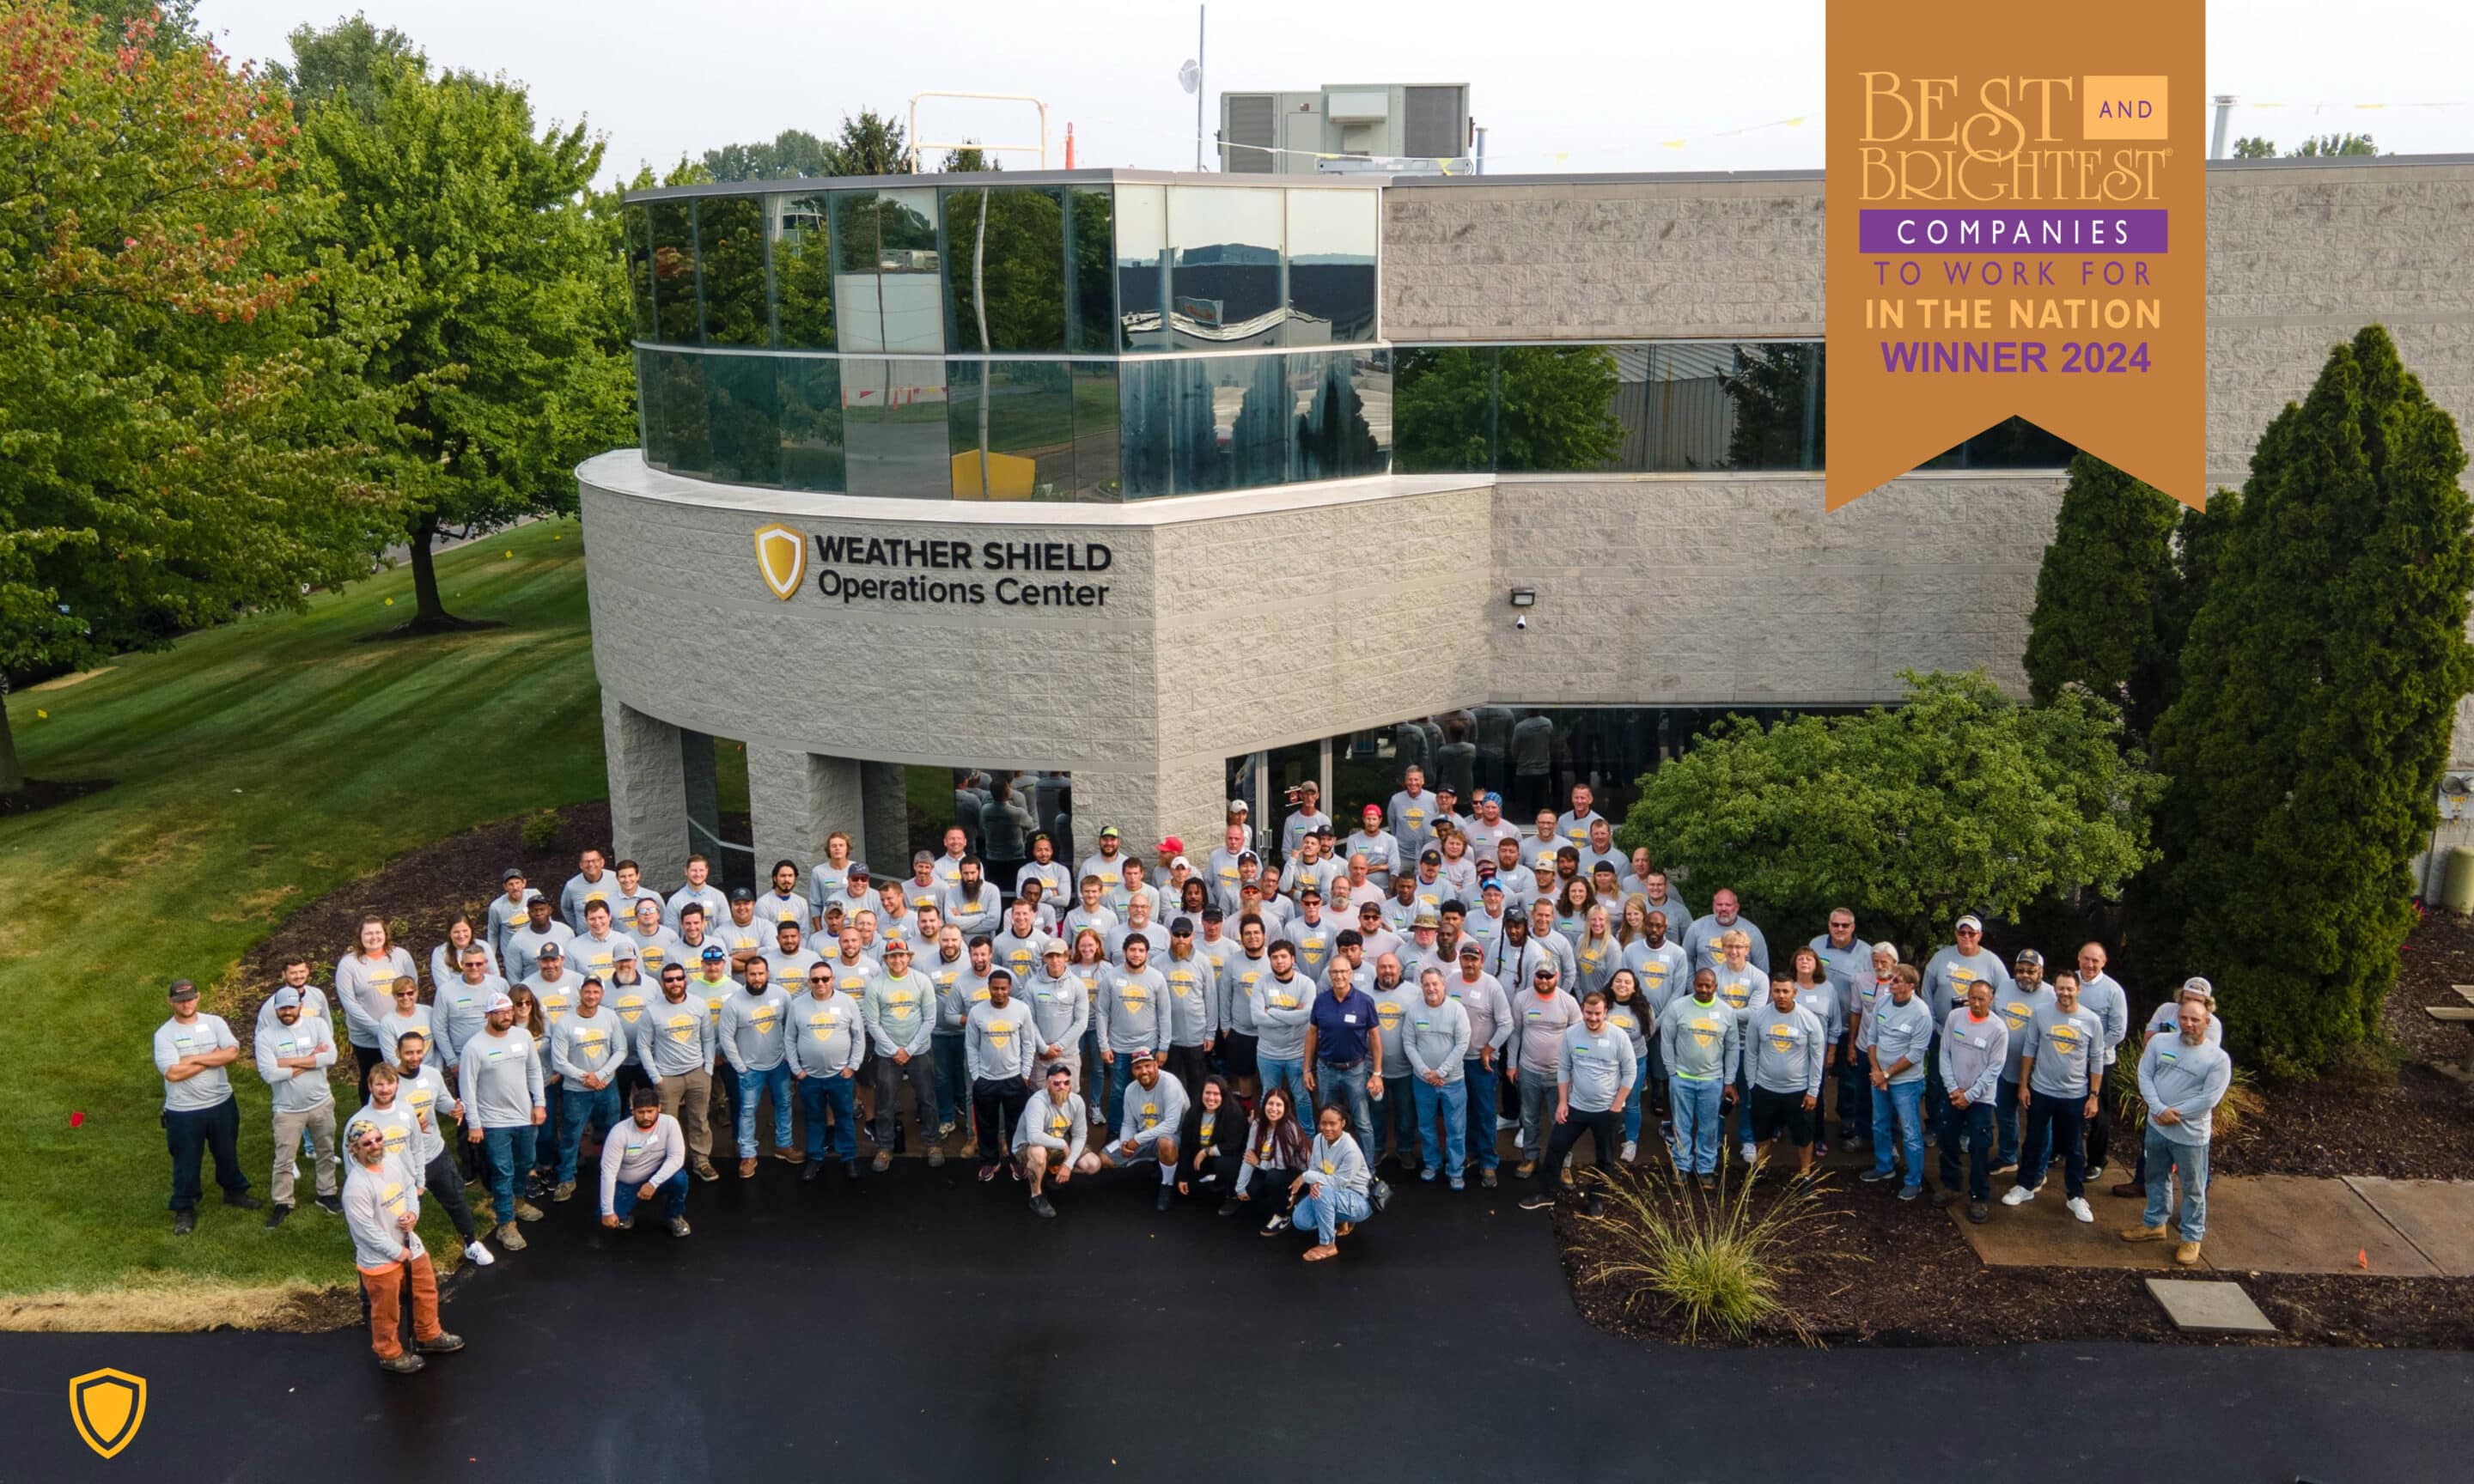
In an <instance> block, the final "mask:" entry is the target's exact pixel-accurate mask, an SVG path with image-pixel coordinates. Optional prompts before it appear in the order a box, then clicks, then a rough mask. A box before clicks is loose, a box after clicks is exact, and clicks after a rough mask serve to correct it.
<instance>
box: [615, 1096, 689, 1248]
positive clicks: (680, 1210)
mask: <svg viewBox="0 0 2474 1484" xmlns="http://www.w3.org/2000/svg"><path fill="white" fill-rule="evenodd" d="M614 1092H615V1089H614ZM655 1188H656V1189H658V1190H660V1191H661V1192H662V1216H663V1219H664V1220H667V1221H676V1220H678V1219H679V1218H680V1217H681V1216H684V1215H686V1214H687V1213H688V1172H687V1169H686V1168H685V1166H682V1167H681V1168H680V1169H679V1171H678V1173H676V1174H674V1175H672V1176H671V1177H670V1178H669V1179H667V1180H666V1181H663V1182H662V1183H661V1185H658V1186H656V1187H655ZM642 1189H643V1184H642V1183H641V1182H640V1183H638V1184H636V1185H629V1184H628V1183H627V1182H625V1181H623V1180H622V1181H620V1182H618V1189H616V1190H614V1191H612V1192H611V1194H610V1214H611V1215H613V1216H617V1217H618V1218H619V1219H620V1220H622V1221H623V1220H625V1219H626V1218H627V1217H629V1216H632V1215H634V1214H636V1202H637V1201H638V1200H639V1199H641V1197H639V1196H638V1195H637V1192H638V1191H639V1190H642Z"/></svg>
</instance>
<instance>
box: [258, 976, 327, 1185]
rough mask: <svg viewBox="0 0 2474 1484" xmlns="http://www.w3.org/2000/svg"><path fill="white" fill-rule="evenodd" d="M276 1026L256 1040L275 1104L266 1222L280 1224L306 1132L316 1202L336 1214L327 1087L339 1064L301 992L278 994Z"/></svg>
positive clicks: (324, 1026) (322, 1023) (321, 1020)
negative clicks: (307, 1011)
mask: <svg viewBox="0 0 2474 1484" xmlns="http://www.w3.org/2000/svg"><path fill="white" fill-rule="evenodd" d="M275 1018H276V1024H275V1025H273V1026H272V1027H270V1028H269V1030H268V1031H267V1032H264V1033H261V1034H259V1035H258V1037H257V1038H256V1041H257V1058H256V1060H257V1074H258V1076H259V1077H261V1078H263V1079H265V1082H266V1085H267V1088H268V1089H269V1090H270V1092H271V1094H272V1101H273V1102H274V1105H275V1191H274V1197H275V1200H274V1204H273V1205H272V1206H271V1207H269V1208H268V1209H267V1212H266V1224H267V1226H269V1227H270V1228H271V1227H277V1226H280V1225H282V1223H283V1218H284V1217H286V1216H288V1215H290V1214H291V1213H292V1183H293V1181H294V1180H295V1179H296V1178H298V1168H297V1166H296V1165H295V1163H294V1160H293V1157H294V1156H295V1155H297V1154H299V1153H300V1152H301V1137H302V1135H303V1134H304V1133H305V1134H307V1135H308V1136H309V1137H310V1139H311V1142H312V1145H313V1147H314V1149H315V1151H316V1158H317V1169H318V1205H319V1207H320V1208H321V1209H325V1210H327V1211H329V1212H332V1211H335V1210H338V1209H341V1208H340V1207H339V1206H338V1205H337V1196H336V1179H337V1176H338V1173H339V1168H340V1167H339V1164H338V1161H336V1158H335V1094H334V1090H333V1089H331V1088H329V1087H328V1086H327V1067H329V1066H332V1065H335V1031H334V1027H333V1026H331V1025H329V1024H328V1023H327V1021H326V1020H325V1019H324V1018H323V1017H310V1016H306V1015H303V1013H302V1010H301V992H300V991H298V990H295V989H291V988H289V987H286V988H284V989H280V990H278V991H276V992H275Z"/></svg>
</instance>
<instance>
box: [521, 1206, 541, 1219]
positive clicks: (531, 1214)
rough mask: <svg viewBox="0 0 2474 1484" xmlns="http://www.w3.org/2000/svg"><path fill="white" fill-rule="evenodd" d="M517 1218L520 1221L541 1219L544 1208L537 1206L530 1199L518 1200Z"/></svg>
mask: <svg viewBox="0 0 2474 1484" xmlns="http://www.w3.org/2000/svg"><path fill="white" fill-rule="evenodd" d="M516 1219H517V1220H518V1221H539V1220H541V1219H542V1209H541V1208H540V1207H538V1206H535V1205H534V1204H533V1203H532V1202H530V1201H518V1202H517V1203H516Z"/></svg>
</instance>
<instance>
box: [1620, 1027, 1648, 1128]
mask: <svg viewBox="0 0 2474 1484" xmlns="http://www.w3.org/2000/svg"><path fill="white" fill-rule="evenodd" d="M1648 1101H1649V1052H1648V1051H1647V1050H1646V1049H1643V1050H1642V1052H1641V1053H1640V1055H1638V1056H1637V1057H1634V1058H1633V1059H1632V1097H1631V1098H1630V1099H1629V1100H1627V1101H1626V1102H1625V1103H1624V1105H1623V1131H1624V1137H1623V1141H1624V1142H1625V1143H1627V1144H1637V1143H1639V1142H1640V1110H1641V1105H1642V1104H1644V1103H1646V1102H1648Z"/></svg>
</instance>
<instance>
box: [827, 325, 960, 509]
mask: <svg viewBox="0 0 2474 1484" xmlns="http://www.w3.org/2000/svg"><path fill="white" fill-rule="evenodd" d="M930 281H931V282H934V278H933V276H932V278H931V280H930ZM842 302H843V303H844V304H848V303H849V302H850V299H848V298H847V297H844V298H843V299H842ZM844 329H845V338H847V332H848V329H849V326H848V325H847V324H845V326H844ZM841 371H842V445H843V448H844V450H845V452H844V457H845V460H846V464H847V467H848V469H849V486H850V492H851V493H853V494H869V495H881V496H887V497H893V498H901V499H914V500H946V499H951V498H953V495H954V468H953V464H952V461H951V459H950V457H949V455H948V453H947V449H946V439H945V419H946V408H945V403H946V390H945V363H944V362H942V361H934V360H920V359H906V360H874V359H854V360H844V361H843V362H842V363H841Z"/></svg>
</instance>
